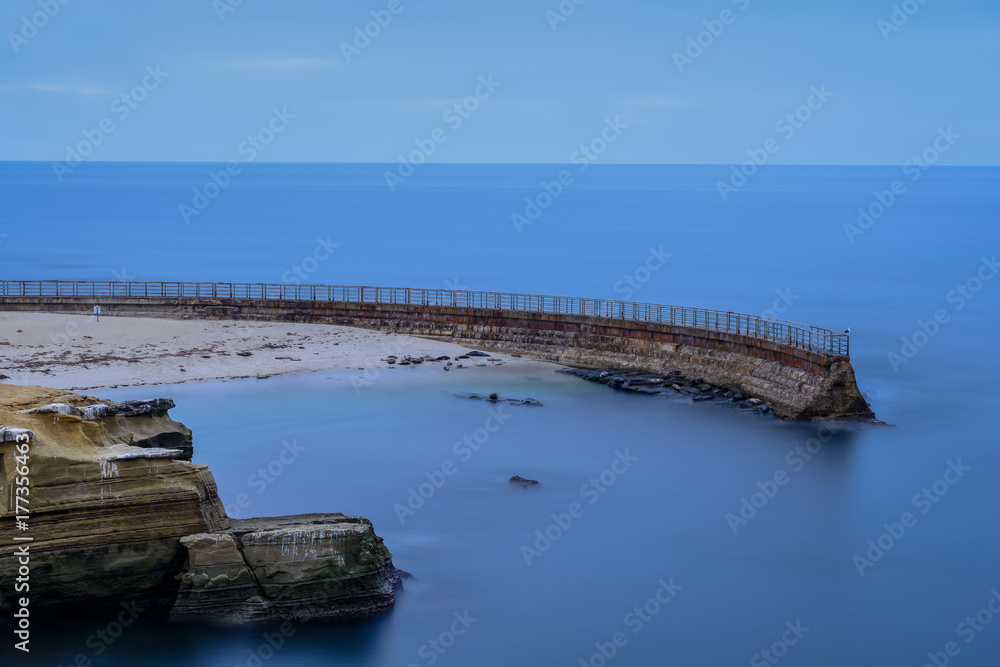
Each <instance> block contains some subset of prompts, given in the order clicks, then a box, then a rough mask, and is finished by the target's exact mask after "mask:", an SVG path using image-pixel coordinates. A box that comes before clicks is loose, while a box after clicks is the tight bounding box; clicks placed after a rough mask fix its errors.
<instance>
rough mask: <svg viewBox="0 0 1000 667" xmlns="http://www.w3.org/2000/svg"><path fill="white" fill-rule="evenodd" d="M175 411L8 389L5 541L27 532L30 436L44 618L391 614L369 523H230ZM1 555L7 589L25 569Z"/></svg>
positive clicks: (2, 405)
mask: <svg viewBox="0 0 1000 667" xmlns="http://www.w3.org/2000/svg"><path fill="white" fill-rule="evenodd" d="M172 407H174V404H173V402H172V401H170V400H169V399H154V400H150V401H128V402H125V403H116V402H113V401H101V400H99V399H96V398H93V397H88V396H81V395H79V394H72V393H66V392H63V391H62V390H58V389H46V388H42V387H19V386H13V385H0V455H2V457H0V531H2V532H3V533H5V534H8V535H11V534H14V533H15V532H17V531H16V526H15V517H14V488H15V484H14V479H15V473H14V467H15V466H14V460H13V456H14V453H15V452H14V440H15V438H16V437H17V436H18V435H24V434H27V435H29V436H30V437H31V446H30V465H31V475H30V479H31V484H30V489H31V491H30V508H31V514H30V518H29V526H30V529H29V532H28V533H21V534H28V535H30V536H31V537H32V538H33V541H32V542H31V543H30V549H31V593H32V596H31V599H32V606H33V607H36V608H55V609H87V610H89V609H94V608H104V607H107V608H113V607H117V606H118V605H119V604H121V603H122V602H124V601H136V602H138V603H139V604H140V605H142V606H143V607H147V608H152V609H160V610H164V611H165V610H170V611H171V617H173V618H180V619H188V618H194V619H206V618H210V619H224V620H229V621H237V622H243V621H259V620H278V619H291V618H294V619H297V620H305V619H308V618H316V617H352V616H360V615H365V614H369V613H372V612H376V611H380V610H383V609H386V608H388V607H390V606H391V605H392V604H393V602H394V591H395V588H396V587H397V586H398V585H399V581H400V580H399V576H398V573H397V571H396V569H395V568H394V567H393V564H392V555H391V554H390V553H389V550H388V549H387V548H386V547H385V545H384V544H383V543H382V539H381V538H380V537H378V536H377V535H376V534H375V531H374V528H373V527H372V524H371V522H370V521H368V520H367V519H363V518H359V517H348V516H344V515H342V514H309V515H302V516H290V517H273V518H263V519H247V520H243V521H235V520H230V519H229V517H227V516H226V513H225V509H224V508H223V505H222V502H221V501H220V500H219V496H218V492H217V489H216V485H215V480H214V478H213V477H212V473H211V472H210V471H209V469H208V466H205V465H198V464H194V463H191V455H192V452H193V447H192V437H191V431H190V430H189V429H187V428H186V427H185V426H184V425H183V424H180V423H178V422H175V421H173V420H172V419H171V418H170V417H169V415H168V413H167V411H168V410H169V409H170V408H172ZM14 551H15V547H13V546H11V545H9V544H5V545H2V546H0V577H2V578H3V580H0V587H2V589H3V590H4V591H11V590H13V582H12V581H8V580H7V579H8V578H9V577H10V576H11V574H10V573H13V572H16V571H17V557H16V556H15V555H14Z"/></svg>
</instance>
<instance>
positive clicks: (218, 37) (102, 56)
mask: <svg viewBox="0 0 1000 667" xmlns="http://www.w3.org/2000/svg"><path fill="white" fill-rule="evenodd" d="M63 1H64V2H66V4H61V3H60V0H4V2H3V5H2V8H0V30H2V32H3V35H4V41H3V44H2V45H0V105H2V106H0V108H2V113H3V118H4V121H5V122H4V123H3V128H2V130H0V132H2V141H0V159H4V160H62V159H65V157H66V152H67V151H66V146H67V145H69V146H74V145H77V144H78V143H79V142H81V141H84V140H86V139H85V138H86V136H90V137H91V138H92V139H91V143H93V144H95V145H94V149H93V153H92V155H91V156H88V157H89V159H92V160H170V161H226V160H232V159H238V158H239V157H240V154H239V153H238V147H239V146H240V145H241V142H243V141H244V140H245V139H246V138H247V136H248V135H258V133H259V132H260V131H261V130H263V129H264V128H266V127H268V125H269V123H270V122H271V119H272V118H273V116H274V109H278V110H279V111H281V112H283V113H285V112H287V114H291V115H293V116H294V118H292V119H290V120H289V121H288V122H287V126H286V127H283V129H282V130H281V131H280V133H279V134H277V135H276V136H274V138H273V141H271V142H270V143H268V144H267V145H266V146H265V148H264V149H263V150H261V151H259V155H258V156H257V157H256V159H257V160H259V161H308V162H315V161H318V162H393V161H395V160H396V157H397V156H398V155H400V154H401V153H409V152H410V151H412V150H413V149H414V146H415V145H416V144H415V143H414V142H416V141H424V142H425V144H424V145H425V146H426V145H428V144H426V141H428V140H430V139H429V138H430V137H432V134H433V132H434V131H435V130H437V129H440V130H441V132H439V133H438V135H437V136H438V139H441V138H442V137H444V140H443V141H441V142H440V143H437V142H435V146H434V151H433V154H431V155H430V156H429V158H428V159H429V160H430V161H435V162H546V163H566V162H568V161H569V160H570V157H571V155H572V154H573V153H574V151H576V150H577V149H578V148H579V146H580V145H581V144H586V143H589V142H590V141H591V140H593V139H595V138H597V137H599V136H600V134H601V131H602V128H604V127H605V126H606V122H607V121H608V119H611V120H612V121H613V120H615V119H618V122H619V123H621V124H623V125H626V126H627V129H625V130H624V132H623V133H622V135H621V137H620V139H619V140H618V141H616V142H615V143H614V145H612V146H609V147H608V150H607V151H606V153H605V154H604V155H602V157H601V161H602V162H604V163H721V164H730V163H736V162H739V161H741V160H743V159H746V155H747V151H748V150H751V151H752V150H759V149H760V148H761V147H762V146H763V145H764V144H765V142H766V141H767V140H768V139H769V138H772V137H776V138H777V139H778V141H779V144H780V150H778V151H777V152H776V153H774V154H773V155H771V156H770V158H769V159H770V161H771V162H772V163H784V164H893V165H895V164H902V163H903V162H905V161H906V160H907V159H909V158H910V156H911V155H913V154H914V153H918V152H920V151H922V150H923V149H925V148H927V147H928V146H930V145H932V142H933V141H934V138H935V137H936V136H937V134H938V130H939V128H947V127H951V128H953V129H952V131H953V132H954V133H956V134H958V135H960V136H961V139H960V140H959V141H958V142H957V143H956V145H955V146H954V148H953V149H952V150H950V151H949V152H948V153H947V154H945V155H943V156H942V158H941V160H940V164H968V165H984V164H986V165H996V164H1000V123H998V122H997V119H998V109H1000V85H998V83H1000V75H998V73H997V72H998V67H997V63H1000V38H998V36H1000V3H997V2H995V0H992V1H987V0H925V1H924V2H923V3H921V2H920V0H908V1H907V3H902V2H897V3H896V4H895V6H896V7H899V8H900V9H899V10H898V12H897V16H896V18H897V21H896V24H893V23H891V22H890V23H882V24H881V27H880V24H879V21H880V20H881V21H886V22H889V21H891V19H892V15H893V12H894V3H893V2H892V1H891V0H890V1H886V2H881V1H879V0H863V1H862V0H838V1H836V2H832V1H831V2H813V1H811V0H706V1H701V0H697V1H696V0H691V1H687V2H673V1H665V0H661V1H658V2H652V1H647V0H585V1H583V2H582V4H580V5H576V4H575V2H574V0H562V1H560V0H503V1H496V2H483V1H472V0H464V1H462V2H459V1H457V0H363V1H352V2H330V1H323V0H286V1H282V2H276V1H273V0H272V1H270V2H267V1H265V0H242V2H239V4H235V3H236V2H238V0H171V1H170V2H163V1H160V2H150V1H146V0H132V1H130V2H125V1H123V0H117V1H112V0H63ZM393 2H398V3H399V4H398V5H395V6H394V8H395V9H396V10H397V11H398V13H396V14H391V13H389V12H388V8H389V7H390V5H392V4H393ZM904 4H906V5H907V8H908V9H909V10H910V13H909V14H907V13H905V12H904V11H903V8H902V5H904ZM560 5H562V7H563V11H562V13H559V8H560ZM45 7H48V11H49V13H50V14H53V16H51V17H49V16H45V15H44V14H39V12H43V11H44V8H45ZM570 9H572V10H573V11H572V12H570ZM372 12H376V13H377V15H380V16H381V17H382V19H383V22H386V21H385V19H386V17H387V16H388V17H390V18H391V21H388V22H387V25H384V26H378V34H377V36H375V37H374V38H371V40H370V43H367V44H365V42H364V41H359V42H357V44H359V45H362V46H363V48H359V47H358V46H355V47H354V49H355V50H352V51H351V52H350V53H348V54H347V55H345V53H344V48H343V44H344V43H347V44H351V43H352V42H353V40H354V39H355V35H356V31H355V30H356V28H358V29H361V30H363V29H364V27H365V24H366V23H368V22H370V21H373V20H374V19H373V16H372ZM547 12H548V13H547ZM724 12H728V13H726V14H724ZM33 17H34V21H33ZM904 17H905V19H906V20H905V23H903V22H902V18H904ZM562 19H565V20H562ZM26 21H27V24H26V23H25V22H26ZM706 21H707V22H708V24H707V25H706V23H705V22H706ZM726 21H728V23H727V22H726ZM33 22H34V23H35V24H41V27H37V26H35V25H31V24H32V23H33ZM897 24H898V25H897ZM896 28H898V29H896ZM713 29H714V32H715V33H717V34H712V30H713ZM369 30H370V32H373V33H374V32H376V30H375V26H374V25H372V26H369ZM699 33H702V34H701V35H700V36H699ZM699 37H700V39H701V42H702V44H703V45H704V46H703V47H701V49H702V50H701V51H700V52H699V51H698V47H691V50H690V51H687V53H685V51H686V49H688V47H689V45H690V43H691V42H689V38H690V39H691V40H694V41H697V40H698V39H699ZM677 53H679V54H681V55H683V56H684V57H685V58H689V59H690V60H689V61H686V60H681V61H679V59H678V56H676V55H675V54H677ZM692 55H694V57H691V56H692ZM348 60H350V62H348ZM678 63H679V64H678ZM147 68H150V69H147ZM157 68H159V70H158V71H159V72H161V73H162V74H160V75H159V76H157V77H151V76H150V75H149V74H148V72H150V71H154V72H155V71H157ZM480 77H484V78H486V80H490V77H492V81H493V82H495V83H496V84H497V85H495V86H491V87H490V88H489V89H488V88H484V87H482V86H481V84H480V83H479V81H480ZM144 83H145V84H146V88H145V89H142V90H139V91H138V93H137V94H136V95H135V96H131V92H130V91H133V90H135V89H136V87H137V86H140V87H141V86H143V84H144ZM814 86H815V87H817V88H821V87H822V86H825V87H826V90H828V91H829V92H830V93H832V96H831V97H830V98H829V99H828V100H826V101H824V102H823V103H822V104H817V103H816V100H815V99H814V100H813V106H814V107H816V108H814V109H811V110H807V111H803V110H802V109H800V108H799V107H800V105H802V104H804V103H806V102H807V100H808V99H809V96H810V94H811V93H810V90H811V89H812V87H814ZM477 87H478V92H479V93H480V96H481V97H482V98H483V99H481V100H470V101H467V102H466V104H467V107H466V109H468V108H474V110H472V111H468V110H466V112H465V113H463V114H460V115H456V114H457V113H458V112H456V111H452V113H451V115H450V116H448V115H446V114H447V113H448V110H449V109H452V108H453V107H454V105H455V104H457V103H458V104H460V103H462V101H463V100H465V99H466V98H468V97H469V96H471V95H474V94H475V93H476V92H477ZM122 95H126V100H125V101H122V99H121V96H122ZM137 97H141V98H143V99H142V100H141V101H137V100H136V98H137ZM116 100H118V101H117V102H116ZM126 102H127V103H128V104H127V106H126ZM133 107H134V108H133ZM126 109H127V114H126ZM797 110H798V112H799V114H800V118H802V117H808V120H807V121H805V122H801V123H800V125H801V127H797V128H796V131H795V133H794V136H791V137H788V136H787V135H783V133H781V132H779V131H777V129H776V123H777V122H778V121H779V120H780V119H782V118H783V117H785V116H786V114H789V113H793V114H794V113H796V111H797ZM456 118H460V120H461V122H460V123H459V122H458V120H456ZM102 121H105V124H104V127H105V129H107V128H110V127H113V131H112V132H110V133H105V132H103V131H102V130H100V128H101V123H102ZM85 132H89V135H85V134H84V133H85ZM266 135H267V133H266V132H265V136H266ZM97 138H100V139H101V140H100V142H99V144H98V142H97Z"/></svg>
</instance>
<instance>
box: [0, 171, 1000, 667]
mask: <svg viewBox="0 0 1000 667" xmlns="http://www.w3.org/2000/svg"><path fill="white" fill-rule="evenodd" d="M390 169H392V167H391V166H389V165H367V164H366V165H319V164H317V165H312V164H280V165H279V164H250V165H243V167H242V170H241V172H240V173H239V174H236V175H231V174H230V175H229V180H228V181H227V180H226V178H225V176H224V173H225V166H224V165H216V164H181V163H177V164H152V163H151V164H142V163H139V164H120V163H85V164H83V165H81V166H79V167H77V168H76V169H75V170H73V171H72V173H69V174H64V175H63V176H62V181H61V182H60V181H59V180H57V178H56V176H54V175H53V171H52V168H51V166H50V165H49V164H48V163H13V162H6V163H0V201H2V202H3V204H4V207H3V209H4V216H3V218H2V221H0V250H2V252H3V258H4V263H3V269H2V275H3V277H4V278H6V279H24V280H34V279H65V280H108V281H112V280H151V281H158V280H164V281H179V280H183V281H193V280H203V281H213V280H214V281H223V282H236V281H250V282H273V283H281V282H301V283H316V284H346V285H381V286H407V287H428V288H450V289H473V290H490V291H505V292H523V293H534V294H555V295H568V296H586V297H598V298H608V299H616V298H619V299H629V300H633V301H646V302H653V303H666V304H673V305H684V306H697V307H704V308H717V309H724V310H733V311H739V312H747V313H752V314H762V315H764V316H771V317H780V318H782V319H787V320H792V321H798V322H804V323H807V324H811V325H816V326H822V327H829V328H831V329H834V330H843V329H847V328H848V327H850V328H851V331H852V340H851V358H852V362H853V365H854V368H855V371H856V373H857V377H858V385H859V387H860V388H861V390H862V391H863V392H864V393H865V394H866V395H867V396H868V398H869V400H870V402H871V404H872V407H873V409H874V411H875V413H876V414H877V415H878V417H879V418H880V419H882V420H884V421H885V422H887V423H888V424H889V426H886V427H879V428H857V429H849V430H839V431H836V432H832V431H830V430H828V429H825V428H824V427H823V426H822V425H819V424H805V423H785V422H781V421H779V420H776V419H773V418H771V417H764V416H755V415H748V414H743V413H739V412H736V411H732V410H728V409H725V408H723V407H720V406H715V405H711V404H698V405H694V404H691V403H688V402H687V401H683V400H677V399H670V398H667V397H650V396H640V395H633V394H625V393H620V392H615V391H613V390H611V389H609V388H607V387H603V386H600V385H596V384H593V383H588V382H585V381H583V380H580V379H578V378H575V377H571V376H568V375H566V374H562V373H558V372H557V371H556V369H555V367H541V368H539V370H537V371H532V372H520V371H518V372H514V371H508V370H506V369H505V368H503V367H501V368H498V369H488V370H489V372H486V370H483V371H478V370H473V371H470V372H469V373H468V374H464V375H463V374H459V373H450V374H447V377H440V376H444V375H446V374H443V373H438V374H434V373H433V372H432V371H433V369H430V368H415V369H407V370H406V371H405V372H404V371H403V369H400V370H399V371H394V372H393V374H390V373H388V372H384V373H382V374H381V375H379V376H378V377H375V378H374V379H373V381H372V382H371V383H370V384H369V385H366V386H364V387H361V388H357V387H356V386H355V385H356V384H357V383H356V382H352V378H354V377H356V374H357V371H350V370H345V371H338V372H320V373H308V374H303V375H296V376H282V377H274V378H269V379H265V380H238V381H229V382H226V383H223V382H203V383H187V384H181V385H175V386H156V387H148V388H144V387H137V388H119V389H107V390H93V391H89V392H88V393H91V394H95V395H100V396H105V397H108V398H115V399H123V398H147V397H153V396H167V397H170V398H173V399H174V400H175V401H176V403H177V408H176V409H174V410H172V411H171V414H172V416H173V417H174V418H175V419H177V420H178V421H182V422H183V423H185V424H187V425H188V426H189V427H191V428H192V429H193V430H194V434H195V461H196V462H198V463H207V464H209V465H210V466H211V468H212V471H213V472H214V474H215V477H216V479H217V481H218V484H219V490H220V495H221V496H222V498H223V501H224V502H225V503H226V505H227V507H229V508H230V510H231V514H235V513H237V512H238V513H239V514H240V516H242V517H247V516H269V515H280V514H293V513H306V512H344V513H346V514H358V515H362V516H365V517H368V518H370V519H371V520H372V521H373V522H374V524H375V528H376V530H377V532H378V534H379V535H381V536H382V537H383V538H384V539H385V542H386V544H387V545H388V547H389V548H390V550H391V551H392V553H393V556H394V561H395V563H396V565H397V566H398V567H400V568H401V569H403V570H406V571H407V572H410V573H411V574H412V575H413V578H412V579H407V580H406V582H405V590H404V591H402V592H401V593H400V594H399V596H398V600H397V604H396V606H395V608H394V609H393V610H392V611H391V612H388V613H386V614H384V615H382V616H379V617H377V618H374V619H369V620H365V621H360V622H352V623H333V624H331V623H319V622H313V623H307V624H304V625H296V626H294V627H293V628H291V630H292V632H291V633H290V634H280V632H279V630H278V629H275V628H256V627H244V628H230V629H221V628H208V627H202V626H195V627H192V626H188V625H173V624H166V623H164V622H163V621H162V620H161V619H155V618H148V617H144V616H142V615H141V614H140V618H139V620H138V622H137V623H136V624H134V625H133V626H131V627H129V628H128V629H127V630H126V631H125V632H123V633H122V635H121V636H120V637H117V638H114V640H113V641H111V642H104V641H103V640H99V639H95V637H97V636H98V635H97V634H96V633H97V632H98V631H100V630H104V629H106V627H107V622H106V621H102V620H98V619H94V618H91V619H76V620H72V621H70V620H61V621H60V622H59V624H58V625H55V624H53V625H51V626H48V627H42V626H38V630H37V635H36V636H33V639H34V640H35V641H33V642H32V648H33V651H32V654H31V657H30V659H27V660H22V658H20V657H18V658H15V662H17V664H20V662H21V661H23V663H24V664H40V665H41V664H45V665H57V664H58V665H70V664H74V661H76V663H75V664H81V663H80V656H83V660H85V661H88V662H89V664H94V665H139V664H141V665H164V666H166V665H171V666H172V665H177V664H184V665H192V666H198V667H200V666H204V667H221V666H224V667H228V666H230V665H245V666H247V667H252V666H254V665H258V666H259V665H268V666H269V667H270V666H272V665H275V666H276V665H301V666H311V665H351V666H354V665H357V666H371V667H381V666H383V665H384V666H390V665H399V666H401V667H408V666H410V665H428V666H429V665H440V666H443V667H447V666H448V665H456V666H458V665H463V666H464V665H476V666H482V667H492V666H494V665H496V666H500V665H504V666H506V665H525V666H535V665H538V666H555V665H567V666H577V665H584V666H586V665H590V666H591V667H603V666H604V665H612V666H615V667H616V666H621V667H627V666H638V665H673V664H676V665H685V666H700V665H705V666H712V667H715V666H719V665H728V664H750V665H752V666H757V665H772V664H777V663H778V662H780V664H782V665H788V666H790V667H791V666H795V665H803V666H809V667H826V666H831V667H832V666H835V665H836V666H839V665H847V664H849V665H855V666H859V667H867V666H872V667H885V666H886V665H892V666H895V665H913V666H914V667H920V666H921V665H925V664H932V665H935V664H936V665H937V667H940V666H941V665H943V664H945V662H942V661H947V662H948V664H954V665H959V666H961V667H986V666H990V667H993V666H995V665H996V664H997V661H998V659H1000V618H998V617H997V613H996V612H994V611H993V610H992V609H1000V593H998V591H1000V565H998V564H1000V518H998V517H997V515H996V514H995V513H994V512H995V510H996V508H997V507H998V506H1000V466H998V463H1000V454H998V451H997V445H998V442H997V436H996V430H997V429H996V424H995V422H994V418H993V415H994V411H995V410H996V406H997V401H998V398H1000V391H998V390H997V383H996V378H995V375H996V372H997V370H998V369H1000V364H998V363H997V356H998V355H997V346H996V344H995V341H996V339H997V331H998V329H1000V307H998V306H1000V279H996V274H997V272H998V270H1000V268H998V267H997V265H996V254H997V251H998V250H1000V231H998V227H997V221H998V214H1000V169H997V168H958V167H953V168H947V167H934V168H932V169H930V170H928V171H926V172H923V171H915V170H912V169H911V170H904V169H902V168H900V167H792V166H788V167H777V166H772V167H762V168H760V169H759V171H758V172H757V173H755V174H754V175H753V176H751V177H749V178H748V179H747V180H746V183H745V184H744V185H742V186H741V187H739V188H737V189H736V191H735V192H732V191H728V192H726V193H725V198H724V197H723V196H722V194H720V188H719V186H718V183H719V182H720V181H724V182H729V179H730V177H731V168H730V167H726V166H590V167H589V168H588V169H586V170H585V171H580V170H579V167H578V166H575V165H569V166H558V165H426V166H422V167H419V168H417V169H416V171H415V173H413V174H412V175H411V176H409V177H408V178H407V179H406V180H405V182H404V183H402V184H397V185H396V187H395V189H394V190H393V189H391V188H390V187H389V186H388V185H387V183H386V179H385V172H386V171H387V170H390ZM564 172H565V173H564ZM566 174H569V177H568V178H567V176H566ZM213 185H214V187H213ZM199 197H200V198H199ZM191 211H195V213H192V212H191ZM653 267H655V268H653ZM360 365H363V364H359V366H360ZM446 380H447V381H446ZM493 391H495V392H498V393H500V394H501V395H503V396H510V397H514V398H525V397H532V398H535V399H538V400H539V401H541V402H542V403H543V406H542V407H532V406H508V407H505V408H503V410H504V415H503V417H504V419H503V426H502V427H501V428H500V429H499V430H497V432H496V433H493V434H490V435H489V437H488V439H487V440H486V441H485V442H483V443H482V444H481V446H480V447H479V449H476V450H472V449H469V448H463V447H460V446H459V444H458V443H461V442H463V439H464V438H465V437H466V436H474V434H475V433H476V432H477V429H480V428H481V427H482V426H483V425H484V422H485V420H486V419H487V418H488V417H489V415H488V413H487V409H488V407H487V405H486V404H484V403H482V402H479V401H472V400H468V399H464V398H459V397H457V396H456V394H461V393H468V392H476V393H480V394H483V393H490V392H493ZM289 442H294V443H295V444H296V447H297V448H301V452H300V453H298V454H297V458H295V460H294V461H293V462H292V463H290V464H288V465H285V466H283V469H282V472H281V474H280V475H278V476H275V477H274V478H273V481H271V482H267V483H264V484H262V483H261V482H260V478H259V477H256V478H255V477H254V475H255V471H256V470H258V469H259V468H260V467H261V466H266V465H267V464H268V463H269V462H271V461H273V460H274V459H275V458H276V457H277V456H278V455H279V454H280V453H281V451H282V448H283V447H284V446H285V444H286V443H289ZM296 451H298V449H297V450H296ZM446 461H452V462H453V463H454V464H455V466H456V467H457V472H456V473H455V474H454V475H451V476H449V477H448V478H447V480H446V481H445V482H444V483H443V484H441V485H440V487H439V488H438V487H436V488H435V489H434V492H433V494H432V495H431V496H430V497H429V498H426V499H423V500H424V502H423V503H422V504H419V503H417V502H416V501H413V502H412V504H408V502H409V501H408V499H409V498H410V494H411V490H415V489H417V488H418V487H419V486H420V485H421V484H422V483H424V482H427V481H428V479H431V478H434V479H437V476H436V475H435V471H439V470H441V469H442V465H443V464H444V463H445V462H446ZM514 474H518V475H522V476H524V477H528V478H531V479H537V480H539V481H540V483H541V485H540V487H539V488H537V489H528V490H520V489H513V488H510V486H509V485H508V483H507V478H508V477H510V476H511V475H514ZM261 486H263V487H264V488H261ZM244 492H245V493H247V494H248V495H249V496H250V498H251V499H252V503H251V504H250V505H249V506H248V507H242V508H241V507H239V506H238V505H236V504H235V498H236V497H237V496H238V495H239V494H240V493H244ZM418 504H419V507H417V508H416V509H412V505H418ZM400 507H406V508H407V509H409V510H410V511H409V512H406V511H401V510H400V509H399V508H400ZM574 507H576V509H572V508H574ZM95 576H99V575H95ZM4 622H5V623H7V622H8V619H4ZM3 627H4V628H6V627H9V626H6V625H5V626H3ZM459 631H460V632H459ZM275 632H279V634H278V635H275ZM8 636H9V633H8ZM268 638H270V643H268ZM279 640H280V641H279ZM275 645H277V647H276V648H275ZM5 650H6V649H5ZM5 664H6V663H5Z"/></svg>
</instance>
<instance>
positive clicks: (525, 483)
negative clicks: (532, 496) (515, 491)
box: [509, 475, 540, 489]
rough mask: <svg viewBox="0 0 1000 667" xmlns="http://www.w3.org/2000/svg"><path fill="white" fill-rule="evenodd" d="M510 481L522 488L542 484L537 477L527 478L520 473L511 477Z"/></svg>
mask: <svg viewBox="0 0 1000 667" xmlns="http://www.w3.org/2000/svg"><path fill="white" fill-rule="evenodd" d="M509 481H510V483H511V484H512V485H514V486H517V487H520V488H522V489H527V488H531V487H533V486H540V484H539V483H538V480H537V479H526V478H524V477H521V476H520V475H514V476H513V477H511V478H510V480H509Z"/></svg>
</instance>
